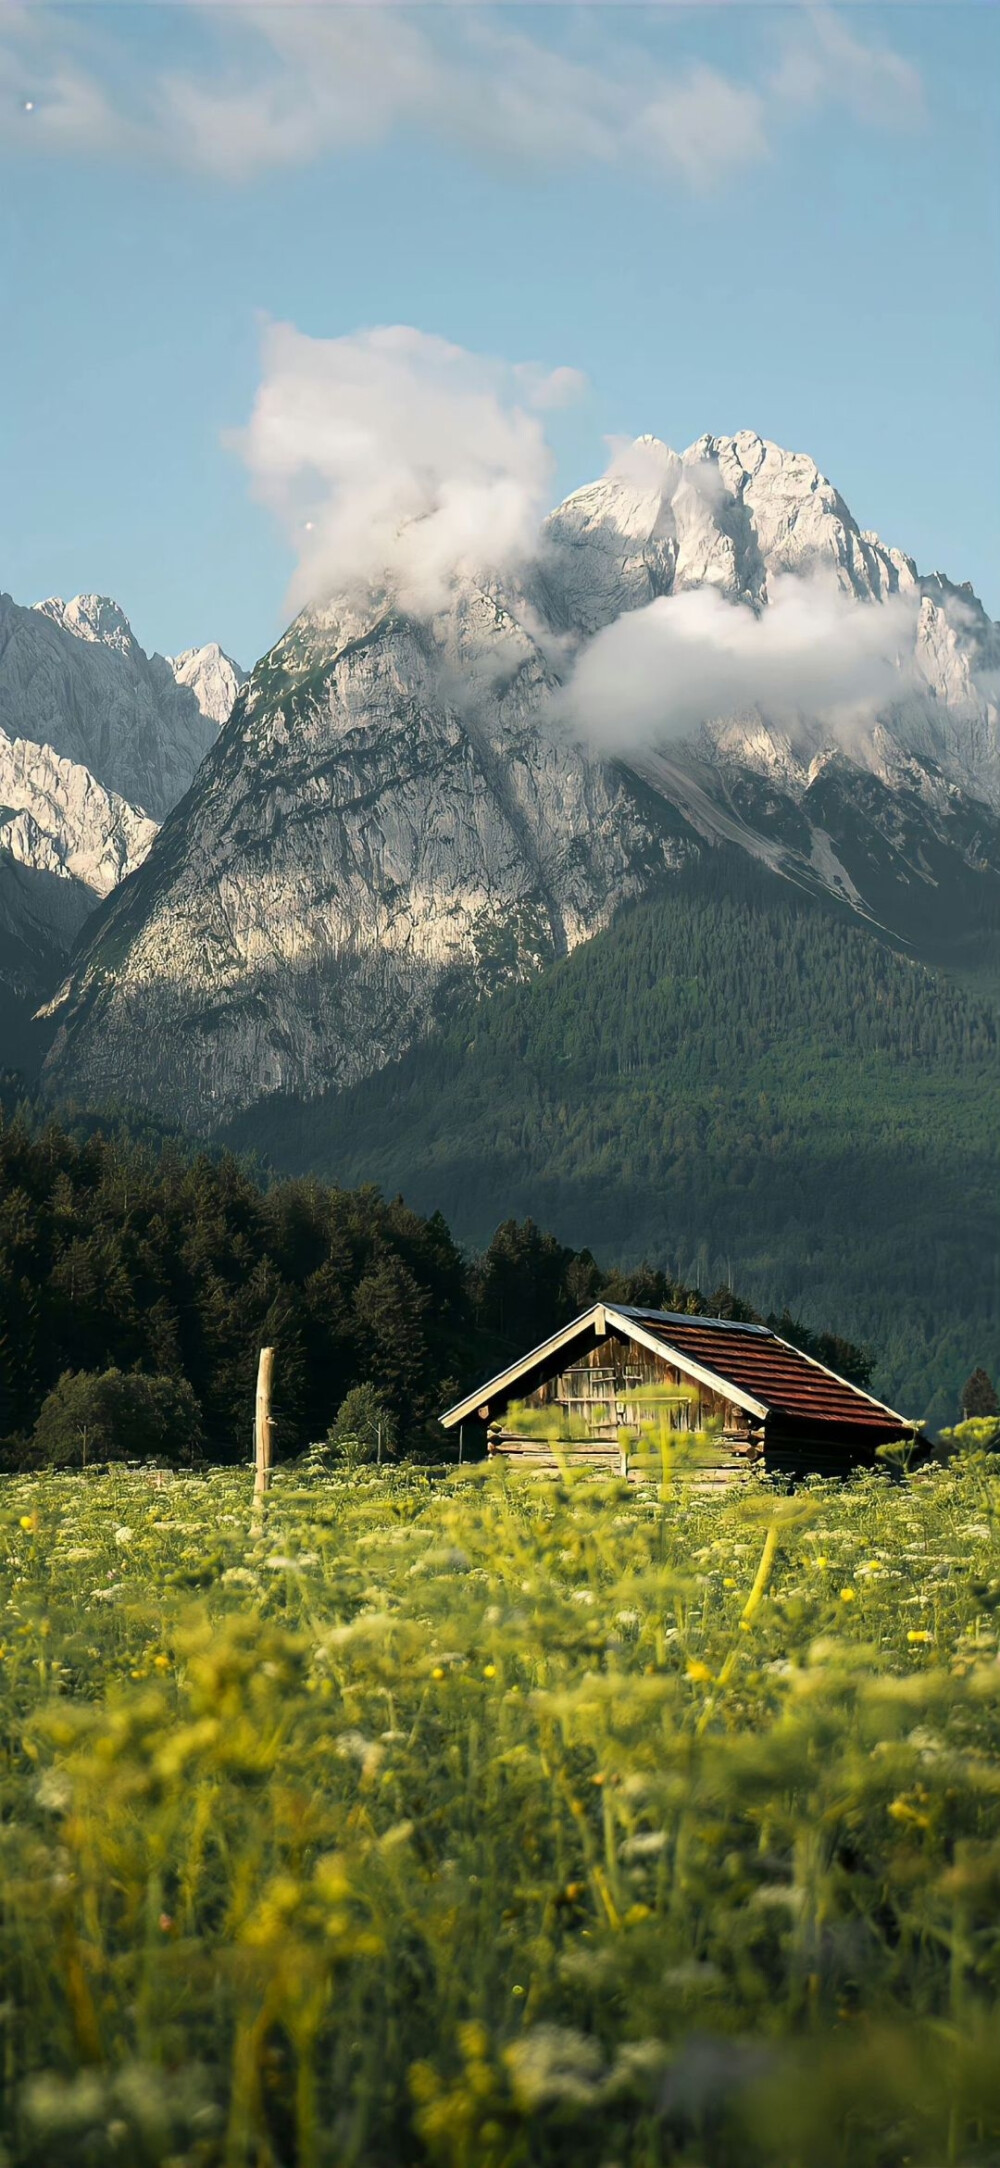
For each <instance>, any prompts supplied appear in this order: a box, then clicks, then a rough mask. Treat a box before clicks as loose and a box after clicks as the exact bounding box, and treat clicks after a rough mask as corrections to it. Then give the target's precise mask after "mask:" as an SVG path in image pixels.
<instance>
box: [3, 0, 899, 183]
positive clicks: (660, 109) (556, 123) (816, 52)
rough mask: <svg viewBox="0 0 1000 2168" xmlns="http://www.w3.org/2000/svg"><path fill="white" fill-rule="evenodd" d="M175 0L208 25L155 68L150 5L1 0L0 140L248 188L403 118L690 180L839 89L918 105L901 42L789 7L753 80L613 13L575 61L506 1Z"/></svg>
mask: <svg viewBox="0 0 1000 2168" xmlns="http://www.w3.org/2000/svg"><path fill="white" fill-rule="evenodd" d="M174 4H175V7H176V12H177V14H178V17H181V16H184V17H186V21H185V22H184V26H183V27H184V33H185V35H184V41H183V42H184V46H185V47H190V44H191V40H192V38H197V36H198V34H199V30H200V27H201V25H202V24H203V25H204V26H205V27H206V36H205V39H204V50H203V52H201V53H200V54H199V56H198V60H197V64H195V63H194V62H193V61H192V62H189V63H188V64H187V65H186V66H180V65H175V66H173V67H170V68H166V69H164V68H162V67H154V66H151V65H149V64H148V62H147V59H146V57H145V56H146V53H147V50H148V49H147V47H146V46H145V44H144V42H143V41H142V40H141V39H136V38H134V36H133V33H132V24H133V23H134V20H135V16H136V13H138V14H140V15H141V13H142V10H141V9H138V10H136V9H134V8H129V9H122V10H121V11H120V13H118V14H117V19H116V11H113V10H112V11H108V12H107V14H103V13H99V14H95V15H91V12H90V11H89V10H87V9H78V8H74V7H64V8H63V9H62V10H51V9H49V8H44V9H38V8H33V7H30V6H24V5H19V6H14V5H7V6H4V5H3V0H0V141H2V142H3V143H4V144H5V145H6V147H8V148H10V147H12V146H13V147H17V146H18V145H25V146H26V145H29V144H30V145H32V146H33V147H34V148H35V149H38V148H43V149H47V150H49V151H51V152H53V153H59V152H62V153H69V152H73V153H77V154H79V153H82V152H91V153H93V154H95V155H106V156H114V157H119V158H128V159H132V160H138V159H143V158H144V159H153V160H160V161H164V160H165V161H167V162H169V163H173V164H178V165H181V166H185V167H188V168H193V169H195V170H198V171H203V172H207V173H209V174H214V175H216V176H218V177H220V178H223V179H226V180H229V181H233V182H237V181H241V180H244V179H248V178H250V177H252V176H253V175H254V174H255V173H258V172H263V171H266V170H268V169H269V168H272V167H282V166H295V165H306V164H309V163H310V162H312V161H314V160H316V159H319V158H321V157H323V156H325V155H328V154H331V153H336V152H340V151H345V150H351V149H352V148H356V147H357V146H358V145H361V144H365V143H377V142H382V141H384V140H386V139H387V138H388V137H389V136H390V135H392V134H393V133H394V132H395V131H396V130H398V129H401V128H406V129H415V130H418V131H419V132H420V133H422V134H425V135H429V136H431V137H433V138H435V139H437V140H440V141H444V142H446V143H449V144H451V145H453V146H457V147H459V148H462V149H464V150H465V151H467V152H468V153H469V154H470V155H472V156H474V157H480V158H481V157H486V158H490V159H495V158H497V157H502V158H507V159H511V160H513V161H515V162H518V163H523V162H525V161H527V162H529V163H532V164H536V165H580V164H584V163H591V164H593V163H598V164H604V165H609V166H610V165H614V164H624V165H632V164H634V163H638V164H639V165H641V166H642V167H645V168H646V169H648V170H651V171H652V172H654V173H656V174H658V175H662V174H670V175H673V176H675V177H676V178H677V179H679V180H681V181H682V182H684V183H686V184H687V185H688V186H689V187H691V188H693V189H696V190H697V189H704V188H709V187H711V186H713V185H714V184H716V183H717V182H719V181H721V180H725V179H727V178H729V177H731V176H732V175H733V174H734V173H736V172H738V171H739V170H742V169H745V168H747V167H750V166H752V165H754V164H756V163H758V162H759V161H760V160H761V159H763V158H765V157H766V156H767V155H768V154H769V150H770V147H771V136H772V134H773V132H774V130H775V128H776V127H777V126H778V125H779V124H780V123H781V122H782V120H783V119H787V118H788V116H789V115H790V114H794V113H795V112H796V110H800V111H808V110H810V109H811V108H812V107H813V106H815V105H816V104H818V103H819V102H820V101H821V100H825V101H829V100H835V101H838V102H840V103H842V104H844V105H846V106H847V107H848V109H849V110H851V111H852V112H853V113H854V114H855V116H856V117H858V118H860V119H861V120H864V121H873V120H874V121H879V120H881V119H882V118H883V117H885V115H886V113H887V112H891V113H892V114H897V113H898V111H899V110H900V109H901V108H902V107H904V106H905V107H906V108H907V110H913V109H915V105H916V103H917V102H918V100H919V79H918V78H917V77H916V75H915V72H914V70H913V69H912V68H911V67H910V66H909V63H908V62H906V61H904V60H903V59H902V58H901V57H900V56H899V55H898V54H896V53H895V52H893V51H892V50H891V48H889V47H888V46H886V45H875V46H869V45H868V44H866V43H865V42H864V41H863V40H862V39H861V38H859V37H858V36H857V35H856V34H855V32H853V31H852V30H849V29H848V28H847V26H846V24H845V23H844V22H843V21H842V19H841V18H840V17H839V16H834V15H831V14H830V13H829V12H827V11H824V10H820V11H818V12H816V13H813V11H811V10H809V9H807V8H805V7H803V8H801V9H797V10H793V13H795V14H797V15H798V16H800V18H801V20H800V22H799V25H798V27H797V28H796V29H795V30H794V31H793V33H792V34H791V35H790V37H789V38H788V40H787V42H786V47H785V51H784V54H783V57H782V60H781V63H780V66H779V67H778V69H777V72H776V73H773V74H772V76H771V78H770V79H769V80H767V79H762V80H761V82H760V83H759V84H756V85H755V84H753V83H748V82H738V81H736V80H735V79H734V78H732V77H731V76H728V75H725V74H723V73H721V72H720V71H719V70H718V69H715V68H710V67H708V66H706V65H704V64H695V65H693V66H686V67H684V68H681V69H678V70H676V71H672V70H670V69H669V68H666V67H664V66H663V65H662V63H661V62H660V61H659V60H658V59H656V58H654V57H653V56H652V54H651V53H650V51H649V50H648V49H647V48H644V47H643V45H642V43H641V42H639V41H638V40H637V38H636V37H635V35H633V37H632V38H630V39H626V38H624V37H623V36H622V35H621V34H620V32H619V31H618V28H617V23H616V28H615V31H614V32H613V33H612V32H609V31H605V32H604V35H603V38H602V37H601V35H600V33H598V37H597V40H596V42H595V40H594V39H591V40H590V41H589V42H588V44H587V47H586V52H585V57H582V58H578V57H575V55H574V52H573V51H571V50H570V49H568V46H567V42H566V40H563V39H561V40H560V41H559V43H558V44H556V43H552V42H549V43H546V42H544V41H543V40H542V39H541V38H540V37H538V36H536V35H532V34H529V33H528V32H527V31H525V30H524V29H523V28H522V27H521V26H520V24H517V25H516V26H514V25H512V20H511V16H512V13H513V11H508V10H506V9H504V8H503V7H499V8H493V9H489V8H486V7H482V6H478V5H476V6H463V5H452V6H451V7H445V8H442V9H440V10H438V9H428V10H422V11H419V12H418V11H415V10H411V9H407V8H400V7H393V6H382V5H367V6H366V5H353V6H352V5H346V6H344V5H338V4H335V0H331V4H328V5H322V4H320V5H307V6H298V5H291V4H280V0H279V4H275V0H272V4H271V5H269V6H263V7H254V6H246V5H243V4H242V0H230V4H228V5H221V6H220V5H219V4H218V0H174ZM568 12H570V13H573V12H576V11H575V10H570V11H568ZM584 12H585V13H586V12H587V11H584ZM595 18H596V20H597V21H598V22H600V20H601V11H595ZM620 19H621V18H620V16H619V17H618V22H620ZM112 23H113V24H114V27H113V28H112V27H111V25H112ZM209 28H210V30H211V36H210V37H209V36H208V35H207V31H208V29H209ZM180 42H181V41H178V44H179V46H180Z"/></svg>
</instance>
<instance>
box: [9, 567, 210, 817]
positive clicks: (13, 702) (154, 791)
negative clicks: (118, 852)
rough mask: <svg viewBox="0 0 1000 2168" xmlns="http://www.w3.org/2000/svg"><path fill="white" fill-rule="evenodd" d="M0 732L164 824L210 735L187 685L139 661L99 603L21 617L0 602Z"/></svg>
mask: <svg viewBox="0 0 1000 2168" xmlns="http://www.w3.org/2000/svg"><path fill="white" fill-rule="evenodd" d="M0 730H2V731H4V733H5V734H6V736H7V737H8V738H12V739H13V738H24V739H27V740H28V741H29V742H30V743H32V744H35V745H47V746H51V748H52V750H53V751H54V752H56V753H59V754H61V755H62V756H63V758H64V759H66V760H72V761H75V762H76V763H77V764H78V765H79V766H81V767H84V768H89V770H90V773H91V775H93V776H94V777H95V778H96V779H97V781H98V782H99V783H102V784H103V785H104V788H105V789H106V790H111V791H114V792H116V794H117V795H118V796H119V797H120V798H124V799H127V800H128V801H129V803H130V804H131V805H134V806H136V807H139V808H141V809H142V811H143V812H145V813H147V814H150V815H151V816H152V818H153V819H154V820H162V819H163V816H164V814H165V813H167V812H169V810H170V807H171V806H172V805H175V804H176V802H177V800H178V798H179V797H181V796H182V794H183V792H184V791H185V790H186V789H187V787H188V784H189V783H190V781H191V778H192V776H193V775H194V772H195V769H196V768H197V766H198V763H199V761H200V760H202V759H203V757H204V755H205V754H206V753H207V751H208V749H209V746H210V745H211V744H212V743H213V741H214V739H215V736H216V725H215V723H214V721H213V720H212V719H210V717H209V716H208V715H206V714H205V713H203V711H202V708H201V706H200V705H199V699H198V697H197V694H196V692H195V690H194V689H193V688H192V685H191V684H190V683H184V684H178V682H177V679H176V678H175V676H174V673H173V671H172V669H171V667H170V665H169V664H168V663H167V662H166V661H165V660H164V657H163V656H162V655H146V654H145V653H144V651H143V649H142V648H141V647H140V646H139V643H138V641H137V640H136V639H135V638H134V636H133V633H132V630H131V627H130V625H129V622H128V619H127V618H126V617H124V616H123V614H122V612H121V610H120V609H119V608H118V606H117V604H116V603H114V602H110V601H108V599H107V597H106V596H103V595H77V596H76V598H75V600H74V601H72V602H60V601H57V600H51V601H48V602H40V603H37V604H36V605H35V607H34V608H33V609H22V608H21V607H20V606H19V605H18V604H17V603H15V602H12V601H11V598H10V596H9V595H0Z"/></svg>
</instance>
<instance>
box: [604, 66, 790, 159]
mask: <svg viewBox="0 0 1000 2168" xmlns="http://www.w3.org/2000/svg"><path fill="white" fill-rule="evenodd" d="M634 135H635V141H636V143H637V144H638V145H639V146H640V148H642V149H644V150H646V151H647V152H648V153H649V155H650V156H651V157H653V158H654V159H656V160H658V161H659V162H660V163H662V164H665V165H668V166H670V165H673V166H678V167H679V168H680V170H681V172H682V173H683V174H684V176H685V178H686V180H688V181H689V182H690V184H691V185H692V187H694V188H706V187H711V186H712V185H713V184H714V183H716V182H718V181H720V180H724V179H728V177H729V175H730V173H732V172H735V171H737V170H738V169H739V167H740V166H747V165H755V164H757V163H758V161H759V160H760V159H762V158H766V157H767V154H768V141H767V128H766V112H765V106H764V100H763V98H762V97H761V95H760V93H759V91H756V90H753V89H751V88H750V87H749V86H748V85H744V84H739V83H731V82H729V81H728V80H727V78H726V77H725V76H723V75H719V74H718V73H717V71H716V70H715V69H714V68H706V67H696V68H692V69H691V70H690V71H689V73H688V74H687V75H686V76H684V77H682V78H681V79H680V80H679V81H677V82H676V83H671V84H668V85H666V86H665V87H664V88H663V89H662V90H660V91H658V92H657V93H656V94H655V95H654V96H653V97H652V98H650V100H649V101H648V102H647V103H646V104H645V105H644V106H643V108H642V110H641V112H640V113H639V115H638V118H637V120H636V124H635V130H634Z"/></svg>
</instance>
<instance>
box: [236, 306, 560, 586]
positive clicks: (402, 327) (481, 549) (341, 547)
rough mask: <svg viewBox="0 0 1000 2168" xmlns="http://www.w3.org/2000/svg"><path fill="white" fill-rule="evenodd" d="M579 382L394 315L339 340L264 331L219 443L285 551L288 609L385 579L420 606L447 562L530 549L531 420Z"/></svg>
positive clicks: (545, 452) (543, 477) (546, 458)
mask: <svg viewBox="0 0 1000 2168" xmlns="http://www.w3.org/2000/svg"><path fill="white" fill-rule="evenodd" d="M581 385H582V379H581V378H580V377H579V376H578V374H577V372H576V371H575V370H572V369H566V368H563V369H557V370H554V371H550V372H546V371H543V370H540V369H535V368H533V367H530V366H520V367H511V366H509V365H507V364H504V363H502V362H495V361H492V360H490V359H489V358H486V357H483V356H481V355H477V354H471V353H468V352H467V351H466V350H465V349H464V348H463V347H460V346H455V345H452V344H451V343H450V342H449V341H448V340H446V339H441V338H437V337H434V336H432V335H430V334H428V333H426V332H422V331H418V330H415V329H414V328H413V327H412V326H410V325H406V324H397V325H384V326H380V327H377V328H376V329H373V330H366V331H360V332H356V333H354V334H352V335H350V336H348V337H345V338H339V339H313V338H309V337H308V336H306V334H304V333H303V332H300V331H297V330H296V329H295V327H294V325H291V324H272V325H270V326H269V327H268V328H267V330H266V332H265V335H264V352H263V373H262V379H261V384H260V387H259V390H258V393H257V398H256V401H255V404H254V409H253V413H252V416H251V419H250V421H249V423H248V425H247V427H246V429H245V430H243V431H241V432H240V433H239V435H238V436H237V437H235V438H234V439H233V440H232V441H233V443H234V446H235V448H236V449H237V450H238V451H239V453H240V455H241V457H242V458H243V460H244V462H245V464H246V467H247V469H248V472H249V474H250V477H251V481H252V486H253V489H254V493H255V495H256V496H257V497H258V499H259V500H260V501H261V502H263V503H264V504H266V505H267V506H268V507H269V509H270V510H271V511H272V512H274V513H275V514H276V516H277V517H278V519H279V520H280V522H281V524H282V525H283V527H284V528H285V531H286V533H287V535H288V538H289V540H290V541H291V543H292V545H293V547H294V548H295V550H296V553H297V556H298V566H297V570H296V573H295V578H294V582H293V586H292V591H291V594H290V597H289V601H290V603H291V605H292V607H299V606H300V605H302V604H303V603H306V602H311V601H316V600H319V599H322V598H323V597H325V596H326V595H329V594H331V593H333V592H335V591H336V592H346V593H349V594H350V593H355V592H358V591H365V590H367V589H369V588H372V587H374V588H376V589H378V588H382V587H383V586H388V587H391V589H392V590H393V592H394V593H395V595H396V596H398V598H399V599H400V600H401V601H402V602H403V603H404V604H406V605H407V606H408V607H410V608H413V609H420V610H433V609H436V608H437V607H438V606H439V605H440V603H442V602H443V601H444V599H445V597H446V594H447V589H448V583H449V581H450V578H451V576H452V573H453V572H454V571H455V570H456V568H457V567H459V566H461V565H465V566H475V567H480V566H488V567H489V569H491V570H496V571H500V570H503V569H504V568H505V567H507V566H509V565H510V564H511V563H512V562H515V561H516V560H518V559H520V558H523V557H526V556H528V555H530V553H531V552H532V550H533V549H534V547H535V544H536V541H537V535H538V526H539V521H540V519H541V517H542V515H543V513H544V511H545V509H546V505H547V501H548V492H549V489H550V486H551V480H552V467H553V461H552V455H551V453H550V450H549V447H548V444H547V441H546V437H545V431H544V427H543V424H542V421H541V420H540V418H539V416H540V413H541V412H543V411H546V410H548V409H550V408H551V407H552V406H553V405H554V404H559V403H562V402H564V401H565V400H566V399H567V398H571V397H573V396H574V395H575V393H576V392H577V391H578V390H579V389H580V387H581Z"/></svg>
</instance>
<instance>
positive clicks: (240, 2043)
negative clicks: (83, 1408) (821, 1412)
mask: <svg viewBox="0 0 1000 2168" xmlns="http://www.w3.org/2000/svg"><path fill="white" fill-rule="evenodd" d="M998 1509H1000V1475H998V1474H997V1473H996V1472H995V1471H994V1465H993V1463H991V1462H990V1461H989V1460H988V1459H987V1458H985V1457H984V1456H981V1457H979V1458H978V1459H969V1460H967V1461H966V1462H965V1463H964V1464H961V1465H958V1464H956V1465H954V1466H953V1467H952V1468H951V1469H950V1470H948V1471H941V1470H931V1471H928V1472H927V1473H925V1474H922V1475H919V1476H917V1477H915V1478H913V1479H911V1480H910V1481H908V1482H904V1483H901V1484H898V1485H891V1484H890V1483H888V1482H887V1481H886V1480H885V1479H884V1478H868V1479H864V1480H861V1481H859V1482H858V1483H857V1484H855V1485H853V1486H850V1487H848V1488H846V1489H835V1488H833V1487H832V1486H828V1487H823V1486H819V1485H816V1486H815V1487H807V1488H806V1489H804V1490H803V1491H801V1492H799V1493H798V1494H797V1495H796V1496H795V1497H794V1498H784V1497H780V1496H778V1495H777V1494H776V1493H774V1492H772V1491H770V1490H769V1489H768V1487H767V1486H766V1485H761V1486H759V1487H755V1488H748V1489H746V1490H743V1491H741V1492H739V1493H736V1494H730V1495H728V1496H719V1495H715V1496H710V1495H703V1494H699V1493H698V1492H697V1491H695V1490H693V1489H691V1488H690V1487H687V1488H685V1487H683V1486H682V1487H681V1488H680V1490H679V1491H678V1492H677V1494H676V1495H674V1496H672V1497H667V1498H663V1497H662V1496H661V1495H660V1493H659V1491H658V1489H657V1487H656V1486H655V1485H649V1486H646V1487H642V1488H640V1489H638V1490H636V1489H635V1488H629V1487H627V1486H625V1485H624V1484H619V1483H617V1482H613V1481H607V1480H604V1481H593V1480H587V1479H583V1478H581V1479H575V1480H574V1479H570V1478H567V1479H566V1480H565V1481H563V1482H561V1483H558V1484H557V1483H553V1482H551V1481H545V1480H542V1479H532V1478H530V1477H526V1476H524V1475H520V1476H516V1477H510V1478H505V1477H504V1475H503V1473H502V1472H496V1471H489V1472H487V1471H480V1470H469V1471H466V1472H465V1475H464V1477H463V1476H456V1477H452V1478H450V1479H448V1480H447V1481H445V1482H443V1483H437V1484H435V1483H434V1482H433V1481H431V1480H430V1479H429V1478H428V1477H427V1476H425V1475H421V1474H419V1473H415V1472H414V1473H409V1472H406V1471H399V1472H396V1473H391V1474H388V1475H377V1474H376V1473H375V1472H374V1471H371V1472H367V1471H359V1472H354V1473H352V1474H351V1475H350V1476H349V1477H345V1478H344V1479H339V1478H336V1477H327V1478H323V1477H317V1478H315V1479H309V1480H306V1479H304V1478H303V1477H302V1476H301V1475H300V1474H298V1473H295V1472H289V1473H285V1474H279V1477H278V1479H277V1481H276V1483H275V1487H274V1489H273V1491H272V1493H271V1496H270V1498H269V1500H268V1502H267V1506H266V1510H265V1513H264V1516H263V1518H262V1519H261V1520H259V1521H257V1522H255V1521H254V1520H253V1519H252V1516H251V1510H250V1492H249V1479H248V1478H247V1477H245V1476H244V1475H243V1474H242V1473H239V1474H237V1473H222V1474H217V1475H214V1476H211V1477H209V1478H201V1479H197V1478H190V1479H174V1478H169V1477H168V1478H165V1479H164V1481H163V1487H162V1488H160V1489H156V1488H154V1487H153V1486H152V1484H151V1483H150V1481H149V1480H148V1479H147V1478H145V1477H144V1476H142V1475H140V1474H132V1473H128V1472H122V1471H118V1472H112V1473H110V1474H108V1475H106V1476H103V1477H92V1478H89V1479H88V1478H84V1477H82V1476H48V1477H41V1478H26V1477H25V1478H8V1479H5V1480H4V1481H3V1482H2V1483H0V1574H2V1579H3V1584H4V1585H3V1600H4V1613H3V1620H2V1624H0V1637H2V1641H3V1656H2V1660H0V1724H2V1755H3V1758H2V1765H0V1787H2V1790H0V1839H2V1854H0V1877H2V1894H0V1967H2V1977H0V2073H2V2077H0V2083H2V2109H0V2159H3V2158H5V2159H6V2160H7V2161H8V2162H10V2163H15V2164H17V2168H21V2164H31V2168H62V2164H63V2163H65V2164H67V2168H74V2164H77V2163H79V2164H80V2168H83V2164H84V2163H87V2164H91V2163H93V2164H96V2168H104V2164H105V2163H108V2164H110V2163H117V2164H121V2163H125V2164H128V2168H132V2164H135V2168H165V2164H167V2163H170V2164H172V2168H188V2164H190V2168H194V2164H196V2163H197V2164H203V2168H216V2164H218V2168H349V2164H353V2163H359V2164H363V2168H398V2164H402V2168H405V2164H408V2163H411V2162H413V2163H417V2162H426V2163H429V2164H431V2168H521V2164H528V2168H534V2164H538V2168H555V2164H556V2163H560V2164H561V2163H563V2162H571V2163H572V2164H573V2168H654V2164H656V2168H660V2164H666V2163H672V2162H678V2163H680V2162H683V2163H685V2164H690V2168H737V2164H739V2168H754V2164H758V2163H760V2164H766V2168H828V2164H829V2168H843V2164H849V2168H891V2164H895V2163H897V2162H898V2163H904V2162H912V2163H915V2164H919V2168H943V2164H945V2163H951V2162H962V2163H980V2162H981V2163H987V2162H997V2161H1000V2009H998V1999H997V1997H998V1971H1000V1665H998V1662H997V1647H996V1625H995V1607H996V1605H997V1604H998V1602H1000V1546H998V1526H1000V1520H998ZM4 2147H5V2148H6V2152H5V2154H4V2153H3V2151H2V2149H3V2148H4Z"/></svg>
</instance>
